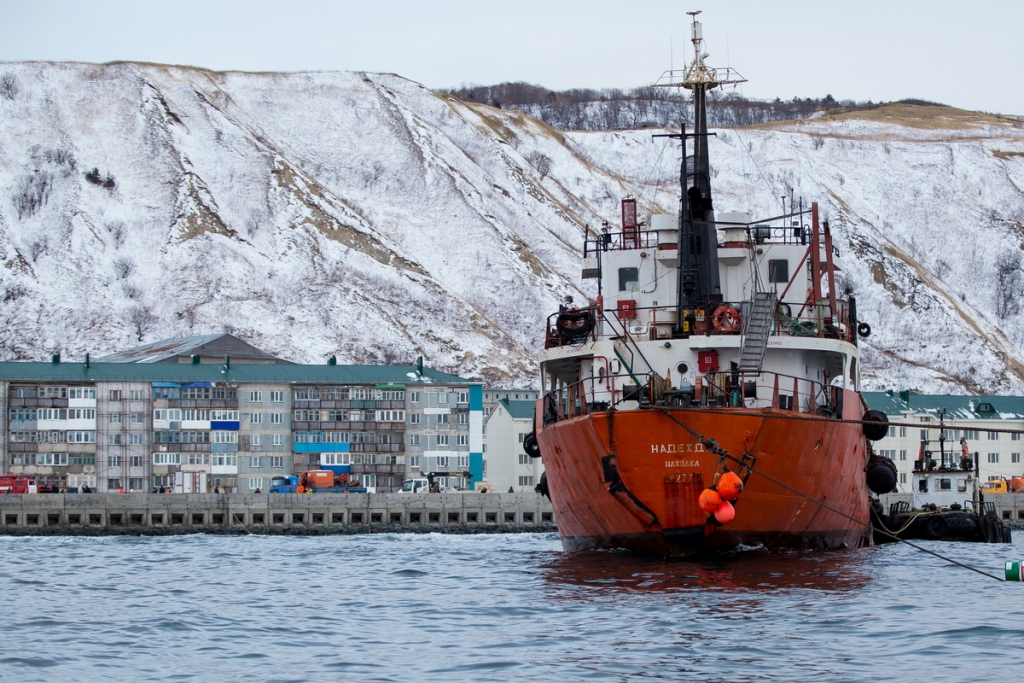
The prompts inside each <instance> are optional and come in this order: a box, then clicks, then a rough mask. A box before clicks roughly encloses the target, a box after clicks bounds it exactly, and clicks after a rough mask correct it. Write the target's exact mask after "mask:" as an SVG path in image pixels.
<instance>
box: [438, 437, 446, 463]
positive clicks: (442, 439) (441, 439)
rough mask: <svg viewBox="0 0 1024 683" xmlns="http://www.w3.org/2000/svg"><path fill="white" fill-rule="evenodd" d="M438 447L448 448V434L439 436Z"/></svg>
mask: <svg viewBox="0 0 1024 683" xmlns="http://www.w3.org/2000/svg"><path fill="white" fill-rule="evenodd" d="M437 445H438V446H447V445H448V435H447V434H438V435H437ZM446 459H447V458H446Z"/></svg>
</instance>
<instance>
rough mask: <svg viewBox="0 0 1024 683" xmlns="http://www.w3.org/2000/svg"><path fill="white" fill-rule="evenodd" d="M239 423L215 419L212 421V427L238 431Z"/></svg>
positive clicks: (225, 430)
mask: <svg viewBox="0 0 1024 683" xmlns="http://www.w3.org/2000/svg"><path fill="white" fill-rule="evenodd" d="M238 425H239V423H238V422H236V421H227V420H224V421H219V420H218V421H215V422H211V423H210V429H214V430H218V431H222V432H237V431H238Z"/></svg>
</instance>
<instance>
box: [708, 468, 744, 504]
mask: <svg viewBox="0 0 1024 683" xmlns="http://www.w3.org/2000/svg"><path fill="white" fill-rule="evenodd" d="M715 486H716V487H717V488H718V494H719V495H720V496H722V500H736V499H737V498H739V497H740V494H741V493H743V480H742V479H740V478H739V477H738V476H736V474H735V473H734V472H723V473H722V476H720V477H719V478H718V481H717V482H716V483H715Z"/></svg>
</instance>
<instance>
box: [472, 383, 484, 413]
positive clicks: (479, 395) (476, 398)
mask: <svg viewBox="0 0 1024 683" xmlns="http://www.w3.org/2000/svg"><path fill="white" fill-rule="evenodd" d="M469 409H470V410H483V409H484V388H483V386H482V385H480V384H474V385H471V386H470V387H469Z"/></svg>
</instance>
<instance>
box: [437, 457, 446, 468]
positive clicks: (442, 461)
mask: <svg viewBox="0 0 1024 683" xmlns="http://www.w3.org/2000/svg"><path fill="white" fill-rule="evenodd" d="M437 466H438V468H445V469H447V467H448V456H447V455H439V456H437Z"/></svg>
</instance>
